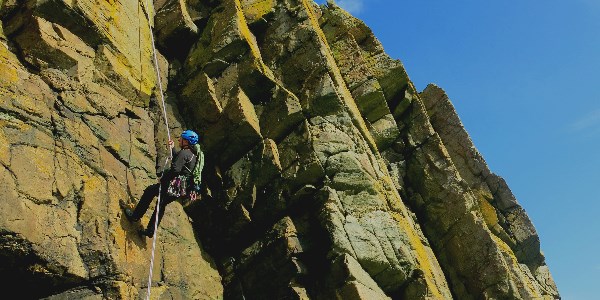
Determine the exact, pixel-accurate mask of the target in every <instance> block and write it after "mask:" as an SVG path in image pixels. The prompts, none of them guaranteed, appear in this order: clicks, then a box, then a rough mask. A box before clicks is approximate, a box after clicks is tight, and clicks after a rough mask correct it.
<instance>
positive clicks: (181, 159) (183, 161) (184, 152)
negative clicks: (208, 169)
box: [166, 148, 198, 178]
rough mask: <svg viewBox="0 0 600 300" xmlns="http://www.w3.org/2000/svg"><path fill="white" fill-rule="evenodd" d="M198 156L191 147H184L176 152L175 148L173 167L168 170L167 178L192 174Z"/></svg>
mask: <svg viewBox="0 0 600 300" xmlns="http://www.w3.org/2000/svg"><path fill="white" fill-rule="evenodd" d="M197 159H198V156H196V154H194V152H192V150H191V149H188V148H184V149H181V150H180V151H178V152H176V151H175V149H173V162H172V163H171V169H169V170H168V171H167V174H166V177H167V178H174V177H175V176H177V175H186V176H191V175H192V171H193V170H194V166H196V160H197Z"/></svg>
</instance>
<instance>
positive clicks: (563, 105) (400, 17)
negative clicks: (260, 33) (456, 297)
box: [317, 0, 600, 300]
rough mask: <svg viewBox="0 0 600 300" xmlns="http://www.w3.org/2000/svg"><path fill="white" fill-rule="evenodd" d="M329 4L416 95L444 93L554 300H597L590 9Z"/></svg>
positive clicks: (595, 7)
mask: <svg viewBox="0 0 600 300" xmlns="http://www.w3.org/2000/svg"><path fill="white" fill-rule="evenodd" d="M317 2H318V3H324V2H325V1H317ZM337 3H338V5H340V6H342V7H345V8H346V9H347V10H349V11H350V12H351V13H353V14H354V15H355V16H357V17H359V18H360V19H362V20H363V21H365V23H366V24H367V25H368V26H369V27H371V29H372V30H373V31H374V32H375V35H376V36H377V37H378V38H379V40H380V41H381V42H382V43H383V45H384V47H385V49H386V52H387V53H388V54H389V55H390V56H392V57H393V58H398V59H400V60H401V61H402V62H403V63H404V66H405V67H406V69H407V72H408V74H409V76H410V77H411V79H412V81H413V82H414V83H415V85H416V86H417V89H419V90H422V89H424V88H425V86H427V84H428V83H435V84H437V85H438V86H440V87H441V88H443V89H444V90H445V91H446V92H447V93H448V95H449V97H450V99H451V100H452V102H453V103H454V105H455V107H456V109H457V111H458V113H459V115H460V117H461V119H462V121H463V123H464V125H465V127H466V128H467V131H468V132H469V133H470V135H471V138H472V139H473V141H474V143H475V145H476V146H477V148H478V149H479V151H480V152H481V153H482V154H483V156H484V158H485V159H486V161H487V163H488V165H489V166H490V168H491V169H492V171H493V172H495V173H497V174H499V175H500V176H502V177H504V178H505V179H506V181H507V182H508V184H509V186H510V187H511V189H512V191H513V192H514V194H515V195H516V196H517V199H518V200H519V202H520V203H521V205H522V206H523V207H524V208H525V210H526V211H527V213H528V214H529V216H530V218H531V219H532V221H533V223H534V225H535V226H536V229H537V231H538V234H539V235H540V239H541V242H542V250H543V252H544V254H545V255H546V261H547V263H548V265H549V266H550V271H551V272H552V275H553V277H554V280H555V281H556V283H557V285H558V288H559V291H560V293H561V296H562V297H563V299H565V300H573V299H600V292H597V291H596V290H597V289H598V287H597V286H598V284H600V251H599V248H600V216H599V215H600V191H599V189H598V187H599V186H600V0H571V1H564V0H544V1H542V0H520V1H516V0H504V1H481V0H478V1H475V0H458V1H448V0H428V1H423V0H414V1H399V0H368V1H367V0H339V1H337Z"/></svg>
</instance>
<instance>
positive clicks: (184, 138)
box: [125, 130, 204, 237]
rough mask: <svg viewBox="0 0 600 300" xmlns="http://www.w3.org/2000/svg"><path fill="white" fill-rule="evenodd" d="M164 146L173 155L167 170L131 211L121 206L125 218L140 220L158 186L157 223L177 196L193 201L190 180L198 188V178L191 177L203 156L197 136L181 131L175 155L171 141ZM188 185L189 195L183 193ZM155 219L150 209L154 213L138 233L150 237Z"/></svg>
mask: <svg viewBox="0 0 600 300" xmlns="http://www.w3.org/2000/svg"><path fill="white" fill-rule="evenodd" d="M168 145H169V148H170V150H171V151H172V153H173V162H172V164H171V169H169V170H166V171H165V172H164V174H163V176H162V177H161V178H160V180H159V183H155V184H153V185H150V186H148V187H147V188H146V189H145V190H144V193H143V194H142V197H141V198H140V201H139V203H138V204H137V206H136V207H135V209H131V208H130V207H125V216H126V217H127V219H128V220H130V221H132V222H138V221H139V220H140V219H141V217H142V216H143V215H144V213H146V210H148V207H149V206H150V203H151V202H152V199H154V197H155V196H158V193H159V187H160V191H161V195H160V210H159V213H158V224H160V221H161V219H162V217H163V215H164V213H165V207H166V206H167V204H169V203H171V202H173V201H175V200H177V199H178V198H179V197H182V196H187V195H188V194H192V197H194V198H195V197H196V194H195V193H196V190H198V189H199V187H198V186H194V181H196V180H197V181H198V182H197V184H198V185H199V178H197V179H196V178H192V177H199V174H200V173H201V171H202V167H203V166H204V155H203V154H202V151H201V150H200V145H198V134H196V133H195V132H194V131H192V130H186V131H184V132H183V133H182V134H181V137H180V138H179V147H180V148H181V150H180V151H179V152H175V150H174V149H173V147H174V143H173V141H169V143H168ZM190 179H194V180H193V181H192V182H191V184H188V182H189V181H191V180H190ZM188 185H191V187H192V191H191V192H190V191H187V190H188ZM195 189H196V190H195ZM193 200H194V199H193ZM155 217H156V208H154V213H153V214H152V217H151V218H150V221H148V226H146V229H141V230H140V231H139V233H140V234H141V235H142V236H147V237H152V236H153V235H154V222H155ZM157 227H158V225H157Z"/></svg>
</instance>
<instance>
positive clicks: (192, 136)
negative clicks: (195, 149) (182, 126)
mask: <svg viewBox="0 0 600 300" xmlns="http://www.w3.org/2000/svg"><path fill="white" fill-rule="evenodd" d="M181 138H183V139H184V140H186V141H188V143H190V145H196V144H198V134H197V133H195V132H194V131H192V130H189V129H188V130H186V131H184V132H183V133H182V134H181Z"/></svg>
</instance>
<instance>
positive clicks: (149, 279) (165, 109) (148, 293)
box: [140, 0, 173, 300]
mask: <svg viewBox="0 0 600 300" xmlns="http://www.w3.org/2000/svg"><path fill="white" fill-rule="evenodd" d="M140 5H142V7H143V10H144V11H145V13H146V17H147V18H148V27H149V28H150V42H151V45H152V56H153V58H154V69H155V70H156V79H157V81H158V88H159V91H160V100H161V102H162V109H163V116H164V120H165V125H166V127H167V137H168V139H169V141H171V131H170V130H169V121H168V119H167V108H166V105H165V96H164V93H163V86H162V79H161V77H160V69H159V66H158V57H157V55H156V47H155V45H154V32H153V28H152V22H151V19H150V11H149V8H150V2H149V1H148V0H146V5H145V7H144V5H143V4H141V3H140ZM140 30H141V28H140ZM167 151H168V152H169V156H168V157H167V158H166V159H165V163H164V165H163V167H162V170H163V172H164V169H165V167H166V166H167V163H168V162H169V160H170V159H172V158H173V151H171V149H170V146H169V147H167ZM162 175H163V174H161V176H160V177H161V178H162ZM161 194H162V181H161V180H160V179H159V184H158V200H157V201H156V214H155V215H154V235H153V236H152V255H151V257H150V272H149V274H148V288H147V291H146V300H149V299H150V288H151V287H152V270H153V269H154V252H155V250H156V233H157V232H158V215H159V214H160V195H161Z"/></svg>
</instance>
